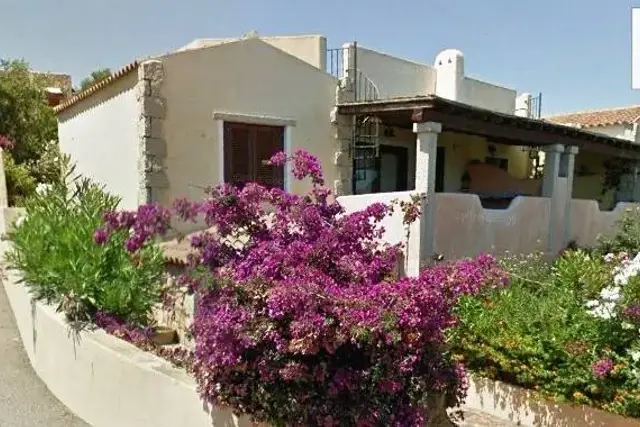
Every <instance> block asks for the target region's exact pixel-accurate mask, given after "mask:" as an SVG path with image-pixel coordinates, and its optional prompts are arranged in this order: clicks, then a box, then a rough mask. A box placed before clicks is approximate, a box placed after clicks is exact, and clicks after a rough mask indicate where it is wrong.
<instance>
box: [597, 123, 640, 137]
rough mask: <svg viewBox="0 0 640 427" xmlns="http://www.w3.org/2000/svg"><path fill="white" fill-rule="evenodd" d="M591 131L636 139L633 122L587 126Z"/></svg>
mask: <svg viewBox="0 0 640 427" xmlns="http://www.w3.org/2000/svg"><path fill="white" fill-rule="evenodd" d="M585 130H588V131H590V132H595V133H601V134H603V135H607V136H613V137H615V138H622V139H627V140H629V141H636V131H635V128H634V126H633V125H632V124H621V125H609V126H598V127H592V128H586V129H585Z"/></svg>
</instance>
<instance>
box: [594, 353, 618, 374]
mask: <svg viewBox="0 0 640 427" xmlns="http://www.w3.org/2000/svg"><path fill="white" fill-rule="evenodd" d="M614 366H615V365H614V363H613V360H611V359H610V358H609V357H605V358H603V359H600V360H598V361H596V362H595V363H594V364H593V365H591V371H592V372H593V375H594V376H595V377H597V378H604V377H606V376H607V375H609V373H610V372H611V371H612V370H613V368H614Z"/></svg>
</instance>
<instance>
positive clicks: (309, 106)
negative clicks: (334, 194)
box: [160, 39, 338, 204]
mask: <svg viewBox="0 0 640 427" xmlns="http://www.w3.org/2000/svg"><path fill="white" fill-rule="evenodd" d="M160 60H161V61H162V63H163V68H164V75H165V78H164V81H163V83H162V86H161V89H160V91H161V94H162V97H163V98H164V99H166V102H167V110H166V117H165V118H164V121H163V136H164V139H165V141H166V145H167V155H166V158H165V166H166V174H167V177H168V181H169V189H168V190H169V191H168V192H166V195H165V197H166V199H164V200H162V202H163V203H167V204H168V203H171V202H173V200H175V199H176V198H181V197H187V198H189V199H192V200H194V199H195V200H197V199H201V198H202V197H203V195H204V193H203V190H202V189H203V188H204V187H207V186H212V185H213V186H215V185H217V184H220V183H222V181H223V177H224V173H223V172H224V171H223V149H222V147H223V138H224V135H223V132H222V129H223V122H224V121H225V120H226V121H236V122H245V123H258V124H271V125H284V126H286V130H285V150H288V151H291V152H293V151H295V150H297V149H303V150H306V151H308V152H310V153H311V154H313V155H315V156H316V157H318V159H319V160H320V162H321V164H322V167H323V170H324V172H325V179H326V182H327V184H328V185H330V183H332V182H333V181H334V180H335V175H336V168H335V166H334V164H333V162H334V145H335V129H334V127H333V125H332V124H331V122H330V120H329V115H330V111H331V108H332V107H333V106H334V105H335V96H336V95H335V93H336V88H337V85H338V80H337V79H336V78H334V77H332V76H330V75H328V74H326V73H324V72H322V71H320V70H318V69H316V68H314V67H312V66H310V65H309V64H308V63H305V62H302V61H300V60H298V59H296V58H294V57H292V56H290V55H288V54H286V53H284V52H282V51H281V50H279V49H276V48H273V47H272V46H270V45H268V44H267V43H263V42H262V41H260V40H258V39H250V40H242V41H238V42H235V43H229V44H225V45H220V46H217V47H215V48H212V49H199V50H190V51H184V52H179V53H175V54H171V55H168V56H165V57H163V58H160ZM285 180H287V179H286V178H285ZM288 181H289V182H290V183H291V185H290V186H288V188H290V189H291V191H293V192H294V193H298V194H300V193H304V192H306V191H307V190H308V189H309V183H308V182H307V181H305V182H299V181H293V180H291V179H289V180H288Z"/></svg>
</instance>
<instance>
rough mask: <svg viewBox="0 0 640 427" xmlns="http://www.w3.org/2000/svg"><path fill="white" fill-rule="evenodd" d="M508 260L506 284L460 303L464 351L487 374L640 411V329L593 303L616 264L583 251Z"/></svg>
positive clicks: (562, 396) (457, 345) (558, 396)
mask: <svg viewBox="0 0 640 427" xmlns="http://www.w3.org/2000/svg"><path fill="white" fill-rule="evenodd" d="M503 263H504V265H505V267H506V268H507V269H508V270H509V271H511V273H512V274H511V281H510V285H509V286H508V287H507V288H506V289H499V290H491V291H489V292H488V293H485V294H484V295H479V296H468V297H465V298H463V300H462V301H461V302H460V304H459V305H458V307H457V309H456V310H457V315H458V316H459V322H458V325H457V327H456V328H455V329H452V330H451V331H450V336H449V338H450V340H451V342H452V344H453V347H454V349H455V350H454V351H455V353H456V354H457V355H458V357H459V358H461V359H462V360H464V362H465V363H466V364H467V367H468V368H469V369H470V370H471V371H473V372H476V373H477V374H479V375H481V376H484V377H488V378H492V379H498V380H502V381H506V382H509V383H512V384H516V385H520V386H524V387H527V388H530V389H533V390H538V391H539V392H540V393H541V394H542V395H544V396H547V397H550V398H552V399H555V400H558V401H571V402H574V403H583V404H589V405H592V406H595V407H599V408H603V409H605V410H609V411H612V412H616V413H620V414H623V415H627V416H633V417H640V396H639V395H638V393H637V390H638V384H640V382H638V380H637V379H636V376H637V375H638V372H639V371H638V370H637V369H635V368H634V366H635V363H634V362H633V360H632V357H631V355H630V349H633V348H640V347H639V343H640V340H639V335H638V330H637V328H629V327H628V325H626V326H625V323H624V322H621V321H620V319H618V318H611V319H605V318H602V317H598V316H595V315H593V313H592V312H590V311H589V309H588V308H587V303H588V301H589V300H591V299H593V298H595V297H596V296H597V295H599V293H600V291H601V290H602V289H604V288H605V287H607V286H610V285H611V283H612V280H613V274H612V273H613V268H614V266H613V265H611V264H608V263H606V262H604V261H603V259H602V257H599V256H592V255H589V254H588V253H586V252H583V251H580V250H577V251H567V252H565V253H564V255H563V256H562V257H560V258H559V259H558V260H556V261H555V262H553V263H552V264H546V265H545V263H544V262H543V261H541V259H540V258H539V257H535V256H528V257H525V258H520V259H518V258H515V257H511V258H510V259H506V260H503ZM638 355H639V356H638V357H640V352H639V353H638ZM601 365H602V366H604V368H603V367H602V366H601ZM603 369H604V372H606V374H605V375H603V376H600V375H598V373H599V372H601V371H603Z"/></svg>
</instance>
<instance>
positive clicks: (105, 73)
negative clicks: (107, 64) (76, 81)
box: [80, 68, 111, 90]
mask: <svg viewBox="0 0 640 427" xmlns="http://www.w3.org/2000/svg"><path fill="white" fill-rule="evenodd" d="M108 77H111V70H110V69H109V68H100V69H98V70H95V71H93V72H92V73H91V75H90V76H89V77H86V78H84V79H83V80H82V81H81V82H80V90H86V89H89V88H90V87H91V86H93V85H94V84H96V83H98V82H100V81H102V80H104V79H106V78H108Z"/></svg>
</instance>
